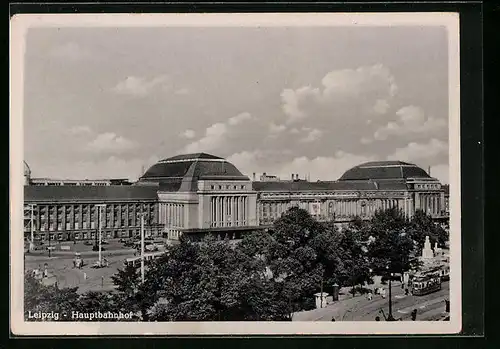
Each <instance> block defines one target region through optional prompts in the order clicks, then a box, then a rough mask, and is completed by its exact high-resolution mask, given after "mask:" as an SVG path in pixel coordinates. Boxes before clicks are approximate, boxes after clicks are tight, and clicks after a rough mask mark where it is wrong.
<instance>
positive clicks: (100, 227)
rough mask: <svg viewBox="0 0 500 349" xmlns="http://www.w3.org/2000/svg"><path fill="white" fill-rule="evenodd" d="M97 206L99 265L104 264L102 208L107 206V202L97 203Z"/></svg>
mask: <svg viewBox="0 0 500 349" xmlns="http://www.w3.org/2000/svg"><path fill="white" fill-rule="evenodd" d="M95 206H96V207H97V208H98V221H97V224H98V229H99V266H102V224H101V222H102V216H101V214H102V213H101V212H102V211H101V209H102V208H105V207H106V205H105V204H99V205H95Z"/></svg>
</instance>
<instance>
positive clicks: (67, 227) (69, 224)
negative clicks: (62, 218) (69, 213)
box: [66, 222, 71, 230]
mask: <svg viewBox="0 0 500 349" xmlns="http://www.w3.org/2000/svg"><path fill="white" fill-rule="evenodd" d="M70 229H71V223H69V222H67V223H66V230H70Z"/></svg>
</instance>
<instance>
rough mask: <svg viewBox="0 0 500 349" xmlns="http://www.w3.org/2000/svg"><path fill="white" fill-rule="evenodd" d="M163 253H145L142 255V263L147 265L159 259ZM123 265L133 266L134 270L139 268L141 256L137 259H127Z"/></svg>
mask: <svg viewBox="0 0 500 349" xmlns="http://www.w3.org/2000/svg"><path fill="white" fill-rule="evenodd" d="M164 253H165V252H155V253H145V254H144V263H145V264H146V263H148V262H150V261H152V260H154V259H156V258H158V257H161V256H162V255H163V254H164ZM123 265H124V266H125V267H126V266H129V265H130V266H133V267H135V268H139V267H140V266H141V256H137V257H130V258H127V259H126V260H125V261H124V262H123Z"/></svg>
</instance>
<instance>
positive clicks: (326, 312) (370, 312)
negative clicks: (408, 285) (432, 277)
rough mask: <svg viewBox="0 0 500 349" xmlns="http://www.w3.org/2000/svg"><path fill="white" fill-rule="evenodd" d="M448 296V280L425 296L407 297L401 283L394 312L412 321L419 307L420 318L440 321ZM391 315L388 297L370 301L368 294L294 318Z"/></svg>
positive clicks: (353, 318)
mask: <svg viewBox="0 0 500 349" xmlns="http://www.w3.org/2000/svg"><path fill="white" fill-rule="evenodd" d="M445 299H449V282H443V283H442V288H441V290H440V291H437V292H433V293H430V294H427V295H424V296H411V295H408V296H405V294H404V290H402V289H401V287H400V284H399V283H396V284H395V285H393V287H392V315H393V317H394V318H395V319H396V320H400V319H401V320H403V321H411V312H412V310H414V309H417V319H416V320H417V321H419V320H420V321H421V320H437V319H439V318H441V317H442V315H443V314H444V312H445ZM381 310H383V312H384V314H385V316H387V315H388V314H389V297H388V292H387V296H386V298H382V297H381V296H379V295H376V296H374V297H373V299H372V300H368V299H367V297H366V296H357V297H353V298H348V299H345V300H342V301H338V302H335V303H332V304H329V305H328V306H327V307H325V308H322V309H315V310H311V311H307V312H301V313H296V314H294V316H293V321H331V320H332V317H333V318H335V321H374V320H375V318H376V317H377V316H379V317H380V320H381V321H384V316H383V315H382V313H381V312H380V311H381Z"/></svg>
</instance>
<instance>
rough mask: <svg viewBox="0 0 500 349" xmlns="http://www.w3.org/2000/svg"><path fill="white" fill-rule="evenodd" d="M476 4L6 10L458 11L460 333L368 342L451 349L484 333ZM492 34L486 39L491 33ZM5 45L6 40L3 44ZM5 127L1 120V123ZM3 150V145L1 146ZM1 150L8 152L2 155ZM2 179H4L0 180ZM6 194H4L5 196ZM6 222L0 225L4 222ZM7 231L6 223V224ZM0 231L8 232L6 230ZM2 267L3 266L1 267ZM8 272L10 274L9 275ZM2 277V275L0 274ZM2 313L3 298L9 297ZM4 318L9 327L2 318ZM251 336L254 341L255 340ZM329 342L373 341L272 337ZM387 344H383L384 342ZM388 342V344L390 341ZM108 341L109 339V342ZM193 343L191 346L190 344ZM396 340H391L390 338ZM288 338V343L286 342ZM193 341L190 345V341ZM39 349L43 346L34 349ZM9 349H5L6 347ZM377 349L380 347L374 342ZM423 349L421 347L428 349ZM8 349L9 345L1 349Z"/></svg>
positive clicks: (24, 6)
mask: <svg viewBox="0 0 500 349" xmlns="http://www.w3.org/2000/svg"><path fill="white" fill-rule="evenodd" d="M484 6H485V5H484V4H483V3H482V2H477V1H476V2H465V3H464V2H456V3H451V2H446V3H444V2H440V3H439V2H432V3H431V2H411V3H410V2H406V3H404V2H397V3H396V2H392V3H387V2H385V3H374V2H373V3H361V2H351V3H331V2H323V3H304V2H281V3H277V2H273V3H269V2H268V3H263V2H254V3H248V2H247V3H244V2H227V3H195V2H190V3H188V2H185V3H171V2H170V3H147V2H135V3H123V2H114V3H110V2H108V3H73V4H71V3H63V2H57V3H56V2H52V3H26V2H25V3H16V4H10V8H9V10H10V16H12V15H15V14H18V13H19V14H20V13H38V14H43V13H127V12H135V13H172V12H183V13H198V12H202V13H209V12H213V13H231V12H240V13H243V12H245V13H250V12H257V13H258V12H458V13H459V14H460V84H461V101H460V109H461V117H460V125H461V181H462V183H461V201H462V332H461V333H460V334H459V335H439V336H438V335H434V336H424V335H411V336H408V335H406V336H405V335H395V336H376V337H378V338H380V339H381V340H382V341H383V342H384V346H386V347H393V346H394V347H396V346H397V347H400V346H401V342H400V341H399V340H401V339H402V338H404V339H409V337H411V338H413V339H415V340H411V341H405V342H404V346H405V347H409V348H413V347H417V346H418V348H421V347H422V339H423V338H422V337H432V338H433V343H434V344H436V345H438V346H439V347H440V348H443V347H446V344H445V343H446V342H444V340H445V339H444V338H441V337H446V338H449V339H450V342H448V343H451V342H452V341H453V342H454V343H455V345H454V347H456V345H457V343H456V340H458V339H459V338H460V337H465V336H472V337H481V336H483V335H484V334H485V319H484V312H485V311H486V308H485V303H484V302H485V287H484V280H485V279H484V277H485V275H484V266H485V251H484V239H485V235H484V221H483V218H484V175H483V172H484V171H483V169H484V166H485V164H484V155H483V147H484V139H483V129H484V113H483V112H484V110H483V53H482V49H483V42H482V41H483V27H482V24H483V23H482V21H483V13H484ZM491 34H492V33H491ZM6 42H7V43H8V42H9V41H8V40H6ZM7 123H8V121H7ZM8 146H9V145H7V147H8ZM7 149H8V148H7ZM7 176H8V174H7ZM7 195H8V194H7ZM6 222H8V220H6ZM7 224H8V223H7ZM5 231H9V229H8V226H7V227H6V229H5ZM4 239H5V240H6V241H5V242H4V246H8V247H9V245H10V241H9V237H8V235H4ZM4 256H9V252H7V253H4ZM5 264H6V265H9V264H10V260H9V261H7V263H5ZM9 271H10V270H9ZM7 275H9V273H7ZM9 310H10V298H9ZM5 313H6V314H9V324H10V312H5ZM9 337H10V338H23V339H25V338H26V339H28V338H31V339H34V338H36V339H41V338H43V339H44V340H43V341H37V342H36V345H37V346H46V345H47V344H48V345H49V346H50V347H52V344H55V341H54V342H51V341H50V339H53V338H58V339H59V338H61V337H55V336H53V337H48V336H47V337H45V336H44V337H34V336H16V335H13V334H12V333H11V332H10V326H9ZM256 337H257V338H256ZM262 337H263V336H253V335H252V336H175V337H174V336H154V337H127V336H113V337H101V336H91V337H85V338H101V339H103V340H105V341H106V342H105V343H107V344H111V343H113V344H118V343H119V345H120V346H121V347H129V344H126V343H125V342H124V341H123V339H128V340H129V341H130V340H132V341H130V342H131V343H132V342H134V341H136V340H138V339H139V340H143V339H145V338H147V340H148V344H150V345H151V344H152V345H153V346H155V344H157V343H158V342H157V338H162V339H168V340H169V344H170V345H171V344H174V345H175V343H177V344H184V345H186V344H188V343H186V341H185V340H182V342H181V338H182V339H184V338H190V339H191V340H189V344H195V343H196V344H198V345H199V344H201V345H202V346H209V347H210V346H211V343H212V344H214V345H217V344H219V345H220V343H217V344H216V343H215V341H217V340H218V339H219V338H225V339H230V340H231V342H229V343H231V344H230V345H231V346H234V345H236V344H237V343H235V340H234V339H236V338H247V339H243V340H241V341H238V344H237V345H238V346H240V345H241V346H247V345H248V344H249V342H250V341H249V340H248V338H252V342H253V343H252V344H253V345H262V344H261V343H262V340H263V338H262ZM265 337H266V339H264V341H270V342H271V344H272V341H275V339H276V337H273V336H265ZM332 337H334V338H335V339H336V340H337V341H336V342H335V345H339V344H340V345H342V344H343V345H345V344H346V343H347V342H346V341H345V340H346V339H351V338H356V341H357V342H358V343H359V344H362V343H365V344H366V342H367V340H368V339H371V338H373V337H372V336H369V335H362V336H361V335H360V336H350V335H321V336H318V335H315V336H301V337H299V336H279V338H286V342H282V343H283V344H285V345H286V346H287V347H288V346H292V347H293V344H296V343H299V341H300V342H303V339H306V338H307V339H310V340H313V339H321V340H319V341H315V342H314V345H315V346H316V345H319V344H320V343H321V344H322V345H323V344H326V343H325V342H326V341H325V340H326V339H327V338H332ZM388 337H391V338H388ZM393 337H395V338H393ZM62 338H65V339H69V340H70V342H71V343H68V342H65V341H63V342H62V343H64V344H70V345H71V346H72V347H73V345H77V344H78V346H80V345H83V346H85V344H86V343H87V345H88V342H87V341H85V340H82V339H80V338H78V337H76V340H75V337H62ZM110 338H113V339H110ZM195 338H196V339H195ZM198 338H204V341H203V342H199V341H198ZM397 338H399V340H398V339H397ZM290 339H291V340H290ZM193 341H194V342H193ZM42 343H43V344H42ZM462 343H468V344H463V346H466V347H469V346H472V345H473V344H471V342H470V339H466V340H464V341H463V342H462ZM9 344H13V343H9ZM21 344H22V345H23V347H24V346H30V344H31V345H32V344H34V342H32V340H28V341H16V347H17V345H21ZM381 344H382V343H381ZM428 344H430V343H426V345H428ZM9 347H10V345H9Z"/></svg>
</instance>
